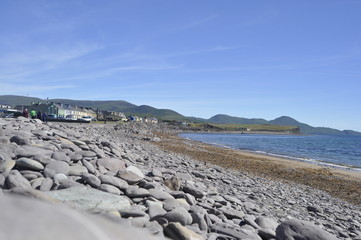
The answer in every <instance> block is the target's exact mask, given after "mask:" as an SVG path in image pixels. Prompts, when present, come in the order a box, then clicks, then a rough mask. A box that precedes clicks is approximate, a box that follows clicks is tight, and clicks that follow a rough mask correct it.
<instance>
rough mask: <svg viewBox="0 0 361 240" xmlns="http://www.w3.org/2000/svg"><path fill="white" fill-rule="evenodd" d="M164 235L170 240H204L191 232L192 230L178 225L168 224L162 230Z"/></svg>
mask: <svg viewBox="0 0 361 240" xmlns="http://www.w3.org/2000/svg"><path fill="white" fill-rule="evenodd" d="M164 231H165V234H166V235H167V236H168V237H170V238H172V239H178V240H204V238H203V237H202V236H201V235H199V234H197V233H195V232H193V231H192V230H190V229H188V228H186V227H183V226H182V225H181V224H180V223H177V222H176V223H169V224H168V226H167V227H166V228H165V229H164Z"/></svg>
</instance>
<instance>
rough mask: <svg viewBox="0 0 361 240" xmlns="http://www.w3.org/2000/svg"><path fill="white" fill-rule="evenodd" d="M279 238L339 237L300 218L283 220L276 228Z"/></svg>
mask: <svg viewBox="0 0 361 240" xmlns="http://www.w3.org/2000/svg"><path fill="white" fill-rule="evenodd" d="M276 237H277V239H285V240H294V239H297V240H336V239H337V237H336V236H334V235H332V234H330V233H328V232H326V231H325V230H323V229H321V228H320V227H318V226H316V225H314V224H312V223H311V222H306V221H303V220H298V219H290V220H286V221H284V222H282V223H281V224H280V225H279V226H278V227H277V229H276Z"/></svg>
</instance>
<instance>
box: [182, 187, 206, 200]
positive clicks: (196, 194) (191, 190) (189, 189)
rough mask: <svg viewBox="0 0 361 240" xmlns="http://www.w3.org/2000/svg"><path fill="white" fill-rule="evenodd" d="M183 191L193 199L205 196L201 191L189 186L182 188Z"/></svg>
mask: <svg viewBox="0 0 361 240" xmlns="http://www.w3.org/2000/svg"><path fill="white" fill-rule="evenodd" d="M183 191H184V192H185V193H189V194H191V195H193V196H194V197H195V198H202V197H204V196H205V195H206V193H205V192H204V191H202V190H201V189H199V188H196V187H195V186H192V185H190V184H187V185H185V186H183Z"/></svg>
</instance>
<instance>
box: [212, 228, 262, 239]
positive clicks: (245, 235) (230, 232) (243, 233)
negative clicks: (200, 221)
mask: <svg viewBox="0 0 361 240" xmlns="http://www.w3.org/2000/svg"><path fill="white" fill-rule="evenodd" d="M211 228H212V231H215V232H216V233H221V234H224V235H227V236H231V237H234V238H236V239H247V240H262V238H261V237H260V236H259V235H258V234H257V233H256V232H252V231H249V230H245V229H238V231H237V230H235V229H234V227H233V226H229V227H225V226H221V225H212V226H211Z"/></svg>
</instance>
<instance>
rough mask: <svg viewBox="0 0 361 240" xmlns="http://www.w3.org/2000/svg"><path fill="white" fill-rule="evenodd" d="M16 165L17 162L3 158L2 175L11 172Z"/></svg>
mask: <svg viewBox="0 0 361 240" xmlns="http://www.w3.org/2000/svg"><path fill="white" fill-rule="evenodd" d="M0 158H1V157H0ZM15 164H16V162H15V161H14V160H12V159H10V158H9V159H5V158H1V159H0V173H2V172H7V171H10V170H11V169H13V167H14V166H15Z"/></svg>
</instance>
